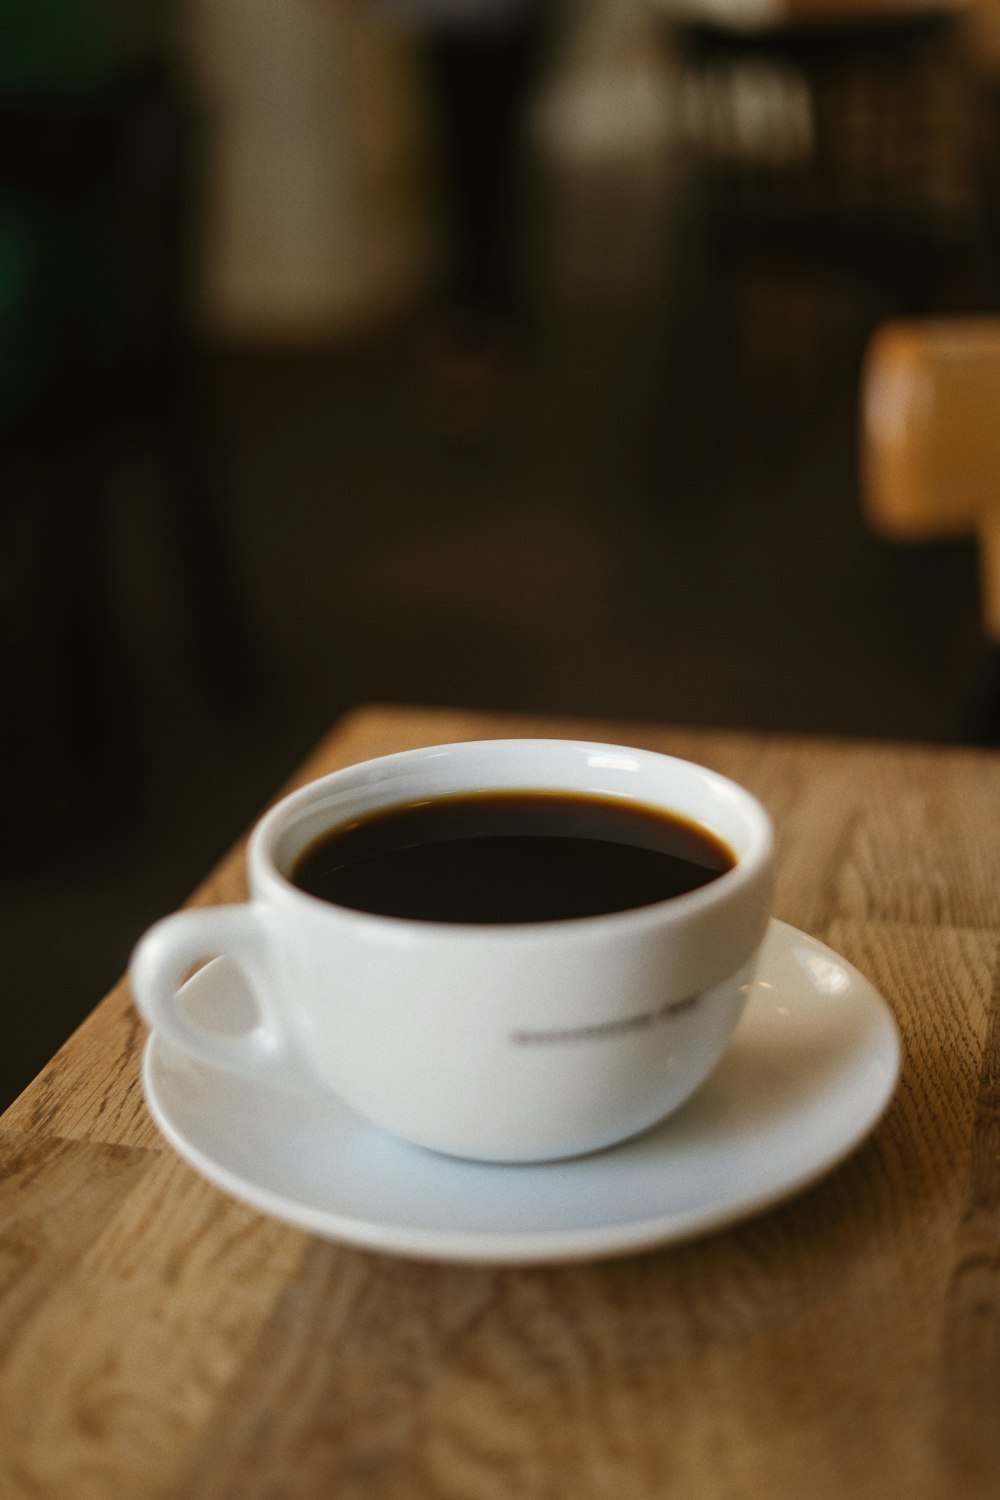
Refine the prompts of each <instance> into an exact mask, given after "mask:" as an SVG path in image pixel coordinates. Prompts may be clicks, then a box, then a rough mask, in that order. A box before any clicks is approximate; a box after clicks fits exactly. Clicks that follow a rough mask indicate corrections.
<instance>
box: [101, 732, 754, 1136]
mask: <svg viewBox="0 0 1000 1500" xmlns="http://www.w3.org/2000/svg"><path fill="white" fill-rule="evenodd" d="M500 789H503V790H516V789H531V790H538V791H556V792H571V793H572V792H585V793H588V794H591V795H594V794H597V795H601V796H607V797H609V798H614V799H616V800H618V799H622V798H625V799H629V800H630V801H632V802H634V803H638V804H641V805H643V806H646V807H652V808H655V809H665V810H667V811H670V812H673V813H675V814H680V815H681V816H682V817H684V818H686V819H688V820H690V821H692V822H694V823H696V824H699V825H701V826H703V827H704V828H706V829H707V830H709V831H710V832H711V833H713V834H715V835H716V836H717V837H719V838H721V839H722V840H723V842H724V843H725V844H726V845H727V846H728V847H729V849H730V850H731V851H732V853H733V855H734V856H735V864H734V866H733V868H732V869H730V870H728V871H726V872H725V873H723V874H721V875H719V876H718V877H717V878H715V879H714V880H712V881H710V882H709V883H708V884H707V885H703V886H701V887H700V888H699V889H697V890H693V891H689V892H687V893H685V894H683V895H680V896H675V897H672V898H670V899H668V900H665V901H659V902H657V903H655V904H653V905H650V906H644V907H640V908H636V909H633V910H628V911H620V912H614V913H610V914H607V915H602V916H595V917H582V918H576V919H572V920H563V921H549V922H535V923H518V924H514V925H495V926H487V925H482V926H480V925H472V926H469V925H463V924H460V923H447V922H436V921H431V922H428V921H422V920H411V919H404V918H399V917H386V916H377V915H372V914H370V913H367V912H360V911H355V910H349V909H348V908H346V907H342V906H337V905H334V904H333V903H331V902H329V901H325V900H321V899H319V898H318V897H316V896H313V895H310V894H307V893H306V892H305V891H302V890H300V889H299V888H298V887H297V886H295V885H293V884H292V882H291V880H290V879H289V873H290V871H291V869H292V867H293V865H294V863H295V860H296V858H297V857H298V856H299V855H300V854H301V853H302V852H303V850H304V849H306V848H307V847H308V846H309V845H311V844H312V843H313V842H314V840H315V839H316V838H317V837H318V836H319V835H321V834H322V833H324V832H325V831H327V830H329V829H332V828H334V827H337V826H339V825H341V824H343V823H346V822H349V821H351V820H354V819H357V818H363V817H364V816H365V815H367V814H371V813H373V812H374V811H376V810H377V809H384V808H387V807H392V806H395V805H405V804H408V803H411V802H414V801H417V800H420V799H426V798H434V797H438V796H445V795H453V794H455V793H461V792H469V791H490V790H500ZM772 847H773V839H772V830H771V824H770V820H769V818H768V816H767V813H766V812H765V811H764V809H763V808H762V807H761V805H760V804H759V803H758V802H757V801H756V799H755V798H754V797H752V796H751V795H750V793H749V792H747V791H745V790H744V789H743V788H742V787H740V786H737V785H736V784H735V783H734V782H732V781H729V780H727V779H726V778H725V777H722V776H719V775H717V774H716V773H715V772H713V771H710V770H707V769H706V768H704V767H702V766H697V765H694V764H692V763H690V762H688V761H682V760H677V759H674V758H673V757H670V756H665V755H658V754H655V753H653V752H651V751H646V750H634V749H628V748H625V747H620V746H612V745H601V744H589V743H585V742H579V741H573V740H483V741H475V742H472V743H468V744H457V745H439V746H434V747H432V748H429V749H421V750H409V751H404V752H403V753H402V754H398V755H389V756H385V757H383V758H382V759H379V760H373V761H368V762H365V763H363V764H360V765H354V766H350V767H348V768H347V769H345V770H342V771H335V772H334V773H333V774H332V775H330V776H324V777H322V778H321V779H319V780H317V781H314V782H312V783H311V784H309V785H308V786H305V787H303V788H302V789H301V790H300V791H297V792H294V793H292V795H291V796H289V797H286V798H284V800H283V801H281V802H279V803H278V804H277V805H276V806H275V807H273V808H272V809H271V811H270V812H268V813H267V814H266V816H265V817H264V818H263V819H262V820H261V822H260V823H259V824H258V826H257V828H256V829H255V831H254V833H253V836H252V838H251V841H250V848H249V856H248V862H249V875H250V891H251V899H250V901H249V902H248V903H247V904H244V905H238V906H222V907H213V908H204V909H196V910H191V911H183V912H179V913H177V914H175V915H173V916H170V917H167V918H166V919H165V920H163V921H162V922H159V923H157V924H156V926H154V927H153V928H152V929H151V930H150V931H149V932H148V933H147V934H146V935H145V936H144V937H143V938H142V940H141V941H140V943H139V944H138V947H137V948H136V951H135V954H134V955H133V960H132V965H131V979H132V984H133V989H134V993H135V998H136V1003H137V1005H138V1007H139V1009H140V1011H141V1012H142V1014H143V1016H144V1017H145V1019H146V1020H147V1021H148V1022H149V1023H150V1025H151V1026H153V1027H154V1028H155V1029H156V1030H157V1031H158V1032H160V1033H161V1034H162V1035H163V1036H165V1037H167V1038H168V1039H169V1040H170V1042H172V1043H174V1044H175V1045H176V1046H178V1047H180V1048H182V1049H184V1050H186V1051H187V1052H189V1053H191V1054H192V1055H193V1056H194V1057H196V1058H198V1059H199V1060H201V1061H202V1062H205V1063H208V1064H210V1065H211V1066H213V1067H219V1068H223V1069H226V1070H229V1071H233V1072H236V1073H239V1074H242V1075H249V1076H251V1077H260V1078H261V1079H263V1080H267V1081H269V1082H279V1083H280V1081H281V1079H282V1077H287V1076H291V1075H293V1074H295V1075H299V1076H300V1075H301V1074H302V1072H303V1070H307V1072H308V1074H309V1075H310V1076H311V1079H312V1080H313V1082H314V1083H315V1085H316V1086H317V1087H320V1088H323V1089H327V1090H331V1091H333V1092H334V1093H336V1094H337V1095H338V1096H339V1097H340V1098H341V1099H342V1100H343V1101H345V1102H346V1103H347V1104H348V1105H350V1106H352V1107H353V1108H354V1109H355V1110H357V1111H358V1112H359V1113H360V1114H362V1115H364V1116H366V1117H367V1118H368V1119H369V1120H371V1121H373V1122H374V1123H375V1124H377V1125H379V1126H382V1127H383V1128H384V1129H386V1130H388V1131H391V1132H393V1133H394V1134H396V1135H398V1136H401V1137H403V1138H405V1139H407V1140H409V1141H412V1142H415V1143H417V1144H419V1145H423V1146H427V1147H431V1148H433V1149H434V1150H438V1151H443V1152H448V1153H451V1154H454V1155H459V1156H465V1157H474V1158H479V1159H482V1160H495V1161H509V1162H514V1161H539V1160H545V1159H549V1158H556V1157H562V1156H572V1155H576V1154H580V1153H583V1152H587V1151H593V1150H596V1149H598V1148H600V1147H603V1146H607V1145H610V1144H611V1143H612V1142H615V1141H619V1140H622V1139H624V1138H625V1137H627V1136H630V1135H633V1134H635V1133H637V1132H638V1131H641V1130H643V1129H645V1128H646V1127H647V1126H650V1125H652V1124H653V1123H654V1122H656V1121H658V1120H660V1119H662V1118H663V1117H664V1116H665V1115H667V1114H669V1113H670V1112H671V1111H672V1110H674V1109H676V1108H677V1106H678V1105H680V1104H681V1103H683V1101H684V1100H685V1099H686V1098H688V1096H689V1095H690V1094H691V1093H693V1091H694V1090H695V1089H696V1088H697V1087H698V1086H699V1084H701V1083H702V1082H703V1080H704V1079H705V1078H706V1077H707V1076H708V1074H709V1073H710V1072H711V1071H712V1069H713V1068H714V1067H715V1065H716V1063H717V1062H718V1060H719V1058H720V1057H721V1055H722V1053H723V1051H724V1049H725V1047H726V1044H727V1042H728V1040H729V1038H730V1035H731V1033H732V1031H733V1028H734V1026H735V1025H736V1022H737V1020H738V1019H739V1016H740V1013H741V1011H742V1009H743V1005H744V1001H745V998H746V994H747V990H748V986H749V983H750V981H751V979H752V976H753V966H754V962H755V958H756V954H757V950H758V948H759V946H760V943H761V940H762V938H763V936H764V931H765V928H766V926H767V921H768V916H769V910H770V902H771V891H772ZM218 955H226V956H227V957H228V958H229V959H230V960H232V961H234V962H235V963H236V964H237V965H239V966H240V968H241V969H242V970H243V971H244V973H245V975H246V977H247V979H248V980H249V983H250V986H251V988H252V990H253V992H254V995H255V997H256V1002H257V1007H258V1018H257V1023H256V1024H255V1025H254V1026H252V1028H251V1029H249V1030H247V1031H245V1032H243V1033H240V1034H238V1035H229V1034H226V1035H223V1034H219V1033H216V1032H213V1031H211V1030H209V1029H208V1028H207V1027H206V1026H205V1025H203V1024H202V1023H201V1022H200V1021H199V1020H198V1019H197V1018H196V1017H195V1016H194V1015H193V1014H192V1013H191V1012H190V1011H189V1010H188V1009H187V1008H186V1006H185V1004H184V997H183V993H182V992H181V985H182V983H183V980H184V977H185V975H186V974H187V973H188V972H189V971H190V969H191V968H192V967H193V966H194V965H195V964H197V963H200V962H202V961H204V960H206V959H209V958H211V957H214V956H218Z"/></svg>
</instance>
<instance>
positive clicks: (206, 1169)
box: [141, 918, 902, 1266]
mask: <svg viewBox="0 0 1000 1500" xmlns="http://www.w3.org/2000/svg"><path fill="white" fill-rule="evenodd" d="M776 929H777V930H778V931H780V932H781V934H782V936H783V937H784V938H785V939H786V940H788V939H791V938H794V939H804V940H805V941H806V942H807V943H808V944H809V945H810V946H811V947H813V948H815V949H817V950H819V951H820V952H823V953H826V954H829V955H830V956H831V957H833V958H834V959H835V960H836V961H837V962H838V963H839V964H841V965H843V966H844V967H845V968H846V969H847V970H848V971H849V972H850V974H851V977H852V981H853V983H854V984H855V985H858V986H860V989H861V992H862V994H864V995H865V998H866V999H867V1000H868V1002H869V1004H870V1006H871V1008H872V1010H873V1012H875V1013H877V1018H876V1015H873V1019H872V1023H871V1024H872V1025H873V1026H877V1025H878V1024H879V1022H881V1025H882V1029H883V1031H884V1046H885V1049H886V1056H885V1058H884V1059H883V1060H882V1061H883V1067H884V1071H883V1073H882V1076H881V1077H879V1078H877V1079H875V1078H873V1080H872V1087H871V1097H870V1099H869V1100H868V1102H867V1108H866V1109H864V1110H859V1111H858V1113H857V1115H856V1117H855V1121H854V1128H853V1129H852V1130H851V1131H849V1132H847V1133H846V1134H845V1136H844V1137H843V1138H840V1139H838V1141H837V1146H836V1149H835V1150H833V1151H830V1152H829V1153H824V1152H818V1153H816V1156H815V1159H813V1160H810V1161H809V1162H808V1163H807V1164H806V1165H805V1166H804V1167H803V1169H802V1170H801V1171H798V1172H793V1173H789V1174H788V1175H786V1176H784V1177H783V1178H782V1179H781V1180H780V1181H779V1182H777V1183H775V1184H773V1185H769V1186H768V1187H766V1188H764V1189H763V1190H761V1191H758V1192H756V1193H750V1194H749V1195H748V1196H747V1197H746V1198H744V1199H741V1200H739V1201H736V1202H729V1203H726V1204H725V1205H723V1206H720V1207H719V1209H718V1210H717V1211H713V1210H712V1209H711V1207H708V1208H706V1207H705V1206H703V1205H700V1206H698V1207H697V1208H694V1209H688V1210H681V1211H677V1210H673V1211H671V1212H669V1213H665V1214H659V1215H654V1216H651V1217H648V1216H647V1217H644V1218H640V1219H636V1220H634V1221H622V1220H618V1221H616V1222H613V1223H610V1224H605V1225H592V1226H575V1227H571V1228H558V1229H544V1230H530V1229H529V1230H524V1229H520V1230H513V1231H510V1232H504V1231H496V1230H466V1229H458V1228H456V1229H440V1228H424V1227H419V1226H412V1225H399V1224H389V1223H385V1222H381V1221H379V1220H375V1219H371V1218H357V1217H355V1216H352V1215H348V1214H343V1213H340V1212H338V1211H336V1210H334V1209H329V1208H318V1207H315V1206H312V1205H309V1204H306V1203H301V1202H296V1201H295V1199H294V1198H290V1197H288V1196H286V1195H284V1194H281V1193H278V1192H276V1191H274V1190H273V1189H272V1188H269V1187H263V1186H257V1185H256V1184H254V1183H253V1182H252V1180H251V1179H249V1178H248V1177H246V1176H245V1175H242V1174H240V1173H238V1172H235V1171H233V1170H232V1169H231V1168H229V1167H227V1166H225V1165H224V1164H222V1163H220V1162H218V1161H217V1160H216V1159H215V1158H214V1156H211V1155H209V1154H207V1153H206V1152H205V1151H204V1150H202V1149H201V1148H200V1147H198V1146H197V1145H196V1144H193V1143H192V1142H191V1140H190V1139H189V1138H188V1137H187V1136H186V1135H185V1134H184V1133H183V1131H182V1130H180V1129H178V1128H177V1127H176V1126H175V1125H174V1123H173V1121H172V1120H171V1118H170V1115H169V1113H168V1112H167V1111H166V1110H165V1109H164V1107H163V1105H162V1104H161V1101H160V1099H159V1096H158V1091H157V1086H156V1081H155V1078H154V1076H153V1075H154V1070H155V1068H156V1067H157V1066H165V1067H169V1066H170V1063H169V1059H168V1060H166V1061H164V1060H163V1059H161V1057H160V1053H161V1052H162V1049H163V1045H164V1038H162V1037H161V1036H160V1035H159V1034H158V1033H157V1032H155V1031H154V1032H152V1033H151V1034H150V1035H149V1037H148V1038H147V1040H146V1044H145V1047H144V1050H143V1059H142V1072H141V1078H142V1091H143V1097H144V1099H145V1103H146V1108H147V1109H148V1110H149V1113H150V1115H151V1116H152V1119H153V1121H154V1123H155V1124H156V1127H157V1129H158V1130H159V1131H160V1133H161V1134H162V1135H163V1137H164V1139H165V1140H166V1141H167V1143H168V1145H169V1146H171V1147H172V1149H173V1150H174V1151H175V1152H176V1153H177V1155H178V1156H180V1157H181V1159H182V1160H183V1161H184V1162H186V1164H187V1165H188V1166H190V1167H191V1168H192V1169H193V1170H194V1171H196V1172H198V1173H199V1175H201V1176H202V1177H204V1178H205V1179H206V1180H207V1181H208V1182H210V1183H211V1184H212V1185H213V1186H215V1187H217V1188H219V1189H221V1190H222V1191H223V1192H225V1193H227V1194H229V1196H230V1197H232V1198H234V1199H236V1200H237V1201H238V1202H240V1203H242V1204H243V1205H245V1206H246V1207H248V1208H252V1209H254V1210H256V1211H257V1212H259V1213H263V1214H265V1215H267V1216H268V1217H270V1218H272V1219H276V1220H278V1221H279V1222H281V1223H284V1224H288V1225H290V1226H292V1227H294V1228H297V1229H301V1230H304V1231H306V1232H307V1233H310V1234H315V1235H318V1236H320V1237H322V1238H324V1239H327V1240H331V1241H333V1242H335V1243H343V1244H348V1245H352V1246H354V1247H355V1248H358V1249H364V1250H374V1251H377V1252H380V1253H383V1254H391V1255H394V1256H402V1257H405V1258H407V1259H414V1260H425V1261H437V1262H448V1263H455V1264H469V1265H487V1266H488V1265H493V1266H504V1265H509V1266H513V1265H541V1264H568V1263H572V1262H583V1261H592V1260H598V1259H610V1258H616V1257H621V1256H628V1255H634V1254H639V1253H642V1252H643V1251H651V1250H654V1249H657V1248H662V1247H664V1246H667V1245H674V1244H683V1243H685V1242H690V1241H691V1240H694V1239H698V1238H702V1237H703V1236H707V1235H710V1234H714V1233H718V1232H719V1231H720V1230H723V1229H726V1228H729V1227H731V1226H732V1225H734V1224H737V1223H742V1222H744V1221H746V1220H748V1219H751V1218H755V1217H757V1216H758V1215H760V1214H763V1213H766V1212H767V1211H768V1210H769V1209H771V1208H774V1207H776V1206H777V1205H779V1204H781V1203H783V1202H785V1201H787V1200H788V1199H790V1198H792V1197H795V1196H797V1195H798V1194H799V1193H801V1192H804V1191H806V1190H807V1189H808V1188H810V1187H811V1186H813V1185H814V1184H815V1183H817V1182H819V1181H820V1180H821V1179H822V1178H823V1177H825V1176H827V1175H828V1174H829V1173H831V1172H833V1171H835V1170H836V1169H837V1167H839V1166H840V1165H842V1163H843V1162H844V1161H846V1160H847V1158H848V1157H850V1156H851V1155H852V1154H853V1153H854V1152H855V1151H856V1150H857V1149H858V1147H859V1146H860V1145H861V1144H862V1142H863V1141H864V1140H865V1139H866V1138H867V1137H868V1136H869V1135H870V1134H871V1133H872V1132H873V1131H874V1129H875V1128H876V1126H877V1125H878V1124H879V1122H880V1120H881V1119H882V1117H883V1115H884V1114H885V1111H886V1109H887V1108H888V1105H889V1103H890V1101H891V1100H892V1097H893V1095H894V1093H895V1091H896V1087H897V1084H898V1081H899V1074H900V1069H901V1064H902V1044H901V1039H900V1033H899V1028H898V1025H897V1023H896V1020H895V1017H894V1016H893V1014H892V1011H891V1010H890V1008H889V1006H888V1004H887V1003H886V1001H885V999H884V997H883V996H882V995H881V994H880V993H879V992H878V990H876V988H875V986H874V985H873V984H872V983H871V981H870V980H869V979H867V978H866V977H865V976H864V975H863V974H862V973H861V972H860V971H859V970H858V969H856V968H855V967H854V965H853V964H851V963H850V962H849V960H847V959H846V958H844V957H843V955H842V954H839V953H837V952H836V951H835V950H834V949H832V948H830V947H829V946H828V945H827V944H826V943H823V942H822V941H821V940H820V939H818V938H814V937H812V936H811V935H810V934H808V933H806V932H803V931H802V930H801V929H799V928H796V927H794V926H792V925H791V924H789V923H787V922H782V921H780V920H779V919H778V918H772V919H771V920H770V922H769V924H768V935H770V934H771V932H772V931H774V930H776ZM765 940H766V939H765ZM193 1066H195V1067H197V1068H198V1069H199V1071H204V1072H206V1073H209V1074H211V1073H212V1072H213V1071H214V1070H213V1069H211V1068H210V1067H208V1065H207V1064H203V1063H200V1062H194V1063H193ZM261 1087H264V1088H267V1087H268V1085H266V1084H263V1085H261ZM344 1108H345V1110H346V1109H347V1106H346V1105H345V1106H344ZM352 1115H353V1112H352ZM354 1118H355V1119H357V1121H358V1123H359V1125H360V1127H361V1128H362V1129H365V1130H371V1131H375V1130H376V1129H377V1127H376V1126H374V1125H370V1124H369V1123H368V1122H366V1121H364V1120H362V1119H361V1118H360V1117H357V1116H355V1117H354ZM653 1128H654V1129H655V1128H656V1127H653ZM648 1134H649V1132H643V1133H642V1134H641V1135H640V1136H637V1137H633V1141H638V1140H641V1139H643V1137H644V1136H646V1135H648ZM404 1144H405V1143H404ZM631 1144H632V1142H630V1141H623V1142H620V1143H619V1144H618V1145H617V1146H614V1147H610V1148H608V1150H613V1151H616V1152H621V1153H623V1154H625V1153H627V1152H628V1150H629V1147H630V1145H631ZM409 1149H411V1150H413V1151H414V1152H418V1153H420V1155H421V1156H425V1155H426V1156H433V1154H434V1153H431V1152H426V1151H424V1149H423V1148H422V1147H419V1146H412V1147H410V1148H409ZM606 1155H607V1152H606V1151H602V1152H596V1153H594V1156H595V1158H602V1157H605V1156H606ZM585 1159H586V1158H581V1157H575V1158H571V1159H570V1160H571V1161H575V1162H577V1163H579V1162H580V1161H583V1160H585ZM466 1165H475V1166H478V1167H481V1168H482V1169H483V1170H486V1171H488V1170H490V1168H491V1165H492V1164H490V1163H466ZM565 1165H566V1163H564V1162H561V1161H553V1162H543V1163H530V1164H528V1165H527V1166H525V1167H521V1168H519V1169H518V1170H524V1171H529V1172H538V1171H546V1172H549V1171H552V1172H558V1171H559V1170H560V1168H561V1167H563V1166H565Z"/></svg>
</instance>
